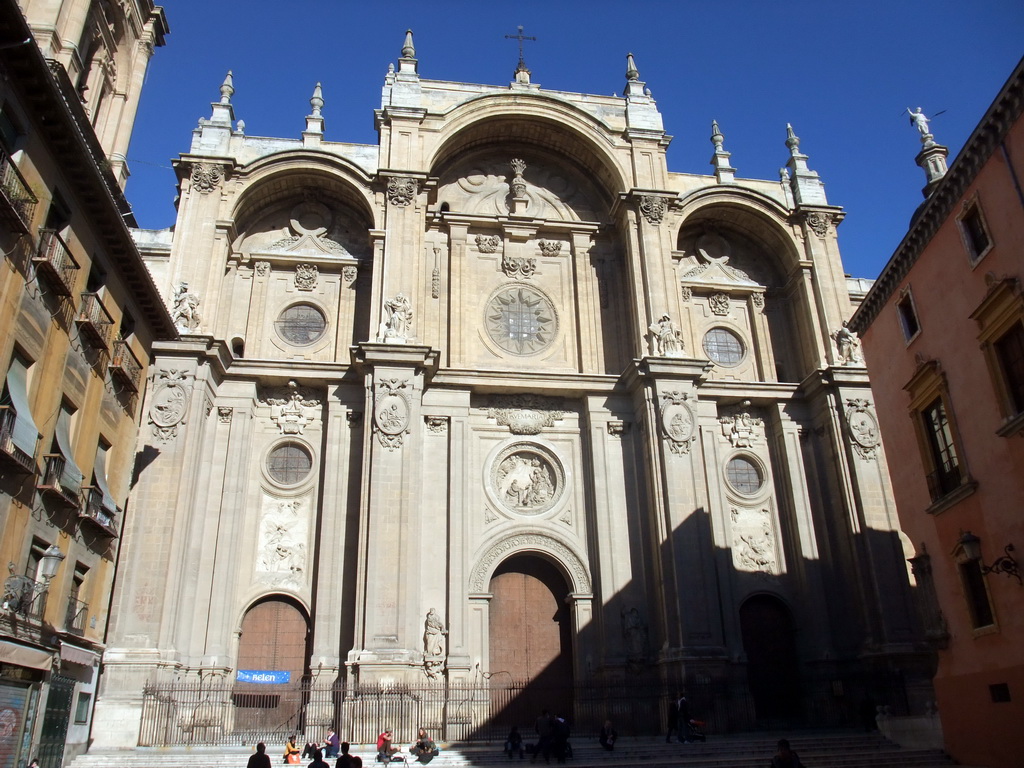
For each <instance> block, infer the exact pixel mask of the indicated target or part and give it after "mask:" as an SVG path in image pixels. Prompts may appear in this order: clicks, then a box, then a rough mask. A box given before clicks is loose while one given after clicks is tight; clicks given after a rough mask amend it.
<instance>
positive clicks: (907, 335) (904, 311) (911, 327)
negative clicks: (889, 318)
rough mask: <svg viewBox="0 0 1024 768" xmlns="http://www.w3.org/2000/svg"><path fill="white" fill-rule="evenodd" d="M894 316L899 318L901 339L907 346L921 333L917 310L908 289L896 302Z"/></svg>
mask: <svg viewBox="0 0 1024 768" xmlns="http://www.w3.org/2000/svg"><path fill="white" fill-rule="evenodd" d="M896 315H897V317H899V321H900V328H901V329H902V330H903V338H904V339H905V340H906V342H907V343H908V344H909V343H910V342H911V341H913V340H914V339H915V338H917V334H919V333H920V332H921V324H920V323H919V322H918V320H917V308H916V307H915V306H914V296H913V294H912V293H911V292H910V289H909V288H907V289H905V290H904V291H903V292H902V293H901V294H900V297H899V299H897V300H896Z"/></svg>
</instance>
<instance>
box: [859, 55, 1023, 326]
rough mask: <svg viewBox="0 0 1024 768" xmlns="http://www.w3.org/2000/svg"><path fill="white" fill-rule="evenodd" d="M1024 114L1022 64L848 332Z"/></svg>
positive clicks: (886, 292)
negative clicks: (1023, 113) (1023, 112)
mask: <svg viewBox="0 0 1024 768" xmlns="http://www.w3.org/2000/svg"><path fill="white" fill-rule="evenodd" d="M1022 110H1024V60H1022V61H1021V62H1020V63H1019V64H1018V65H1017V68H1016V69H1015V70H1014V71H1013V74H1012V75H1010V78H1009V79H1008V80H1007V81H1006V84H1005V85H1004V86H1003V88H1002V90H1001V91H1000V92H999V95H998V96H997V97H996V99H995V101H993V102H992V105H991V106H990V107H989V108H988V111H987V112H986V113H985V116H984V117H983V118H982V119H981V121H980V122H979V123H978V125H977V127H976V128H975V129H974V132H973V133H972V134H971V137H970V138H969V139H968V140H967V143H966V144H964V148H963V149H962V150H960V153H959V154H958V155H957V156H956V159H955V160H954V161H953V163H952V165H950V167H949V172H948V173H947V174H946V175H945V176H944V177H943V179H942V181H940V182H939V183H938V185H937V186H936V187H935V190H934V191H933V192H932V194H931V195H930V196H929V197H928V199H927V200H925V202H924V203H923V204H922V205H921V207H920V208H918V209H917V212H916V213H915V214H914V218H913V220H912V223H911V225H910V230H909V231H908V232H907V234H906V236H905V237H904V238H903V242H901V243H900V244H899V247H897V248H896V251H895V252H894V253H893V255H892V257H891V258H890V259H889V262H888V263H887V264H886V265H885V268H884V269H883V270H882V274H880V275H879V276H878V279H877V280H876V281H875V284H874V285H873V286H872V287H871V290H869V291H868V294H867V296H865V297H864V301H863V302H862V303H861V305H860V307H859V308H858V309H857V312H856V313H854V315H853V317H852V318H851V319H850V327H851V328H853V330H855V331H856V332H857V333H859V334H863V333H864V332H865V331H866V330H867V328H868V327H869V326H870V325H871V324H872V323H873V322H874V320H875V318H876V317H878V313H879V312H881V311H882V307H884V306H885V304H886V303H887V302H888V301H889V299H890V297H891V296H892V295H893V293H894V292H895V291H896V289H897V288H898V287H899V285H900V283H902V282H903V279H904V278H905V277H906V276H907V274H908V273H909V272H910V269H911V267H913V266H914V264H915V263H916V262H917V260H918V258H919V257H920V256H921V253H922V252H923V251H924V249H925V248H926V247H927V246H928V244H929V243H930V242H931V240H932V238H933V237H934V236H935V234H936V232H938V231H939V228H940V227H941V226H942V225H943V224H945V223H946V221H947V220H948V219H949V217H950V214H951V213H952V212H953V210H954V208H955V207H956V205H957V204H958V203H959V202H960V200H961V199H962V198H963V196H964V193H965V192H966V191H967V188H968V187H969V186H970V184H971V183H972V182H973V181H974V179H975V177H976V176H977V175H978V172H979V171H980V170H981V168H982V166H983V165H984V164H985V163H986V162H988V160H989V158H990V157H991V156H992V153H993V152H995V150H996V148H997V147H998V146H999V145H1000V144H1001V143H1002V142H1003V140H1004V139H1005V138H1006V135H1007V133H1009V131H1010V128H1011V127H1012V126H1013V124H1014V123H1015V122H1016V121H1017V120H1018V119H1019V118H1020V115H1021V111H1022Z"/></svg>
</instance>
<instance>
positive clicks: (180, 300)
mask: <svg viewBox="0 0 1024 768" xmlns="http://www.w3.org/2000/svg"><path fill="white" fill-rule="evenodd" d="M171 319H172V320H173V321H174V327H175V328H177V329H178V330H179V331H181V332H182V333H191V332H193V331H195V330H196V329H198V328H199V324H200V323H202V321H203V318H202V315H200V314H199V294H198V293H195V292H193V291H190V290H189V289H188V283H187V282H185V281H184V280H182V281H181V282H180V283H178V287H177V288H175V289H174V306H173V307H171Z"/></svg>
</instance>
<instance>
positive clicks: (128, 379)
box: [110, 339, 142, 392]
mask: <svg viewBox="0 0 1024 768" xmlns="http://www.w3.org/2000/svg"><path fill="white" fill-rule="evenodd" d="M110 373H111V374H112V375H113V376H114V377H115V378H117V379H118V380H119V381H120V382H121V383H122V384H123V385H124V386H125V387H127V388H128V389H130V390H131V391H132V392H138V391H139V388H140V387H141V386H142V363H140V362H139V358H137V357H136V356H135V353H134V352H132V348H131V345H130V344H129V343H128V342H127V341H125V340H123V339H118V340H117V341H115V342H114V354H113V356H112V358H111V360H110Z"/></svg>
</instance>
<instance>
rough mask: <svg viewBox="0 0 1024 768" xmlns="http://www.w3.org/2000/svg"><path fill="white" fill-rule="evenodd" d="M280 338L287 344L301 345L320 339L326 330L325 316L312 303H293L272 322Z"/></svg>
mask: <svg viewBox="0 0 1024 768" xmlns="http://www.w3.org/2000/svg"><path fill="white" fill-rule="evenodd" d="M274 327H275V328H276V329H277V332H278V334H280V336H281V338H283V339H284V340H285V341H287V342H288V343H289V344H294V345H296V346H303V345H306V344H312V343H313V342H314V341H317V340H318V339H320V337H321V336H323V335H324V333H325V332H326V331H327V318H326V317H324V313H323V312H321V311H320V309H319V308H318V307H314V306H313V305H312V304H293V305H292V306H290V307H288V308H287V309H286V310H285V311H284V312H282V313H281V315H280V316H279V317H278V318H277V321H276V322H275V323H274Z"/></svg>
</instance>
